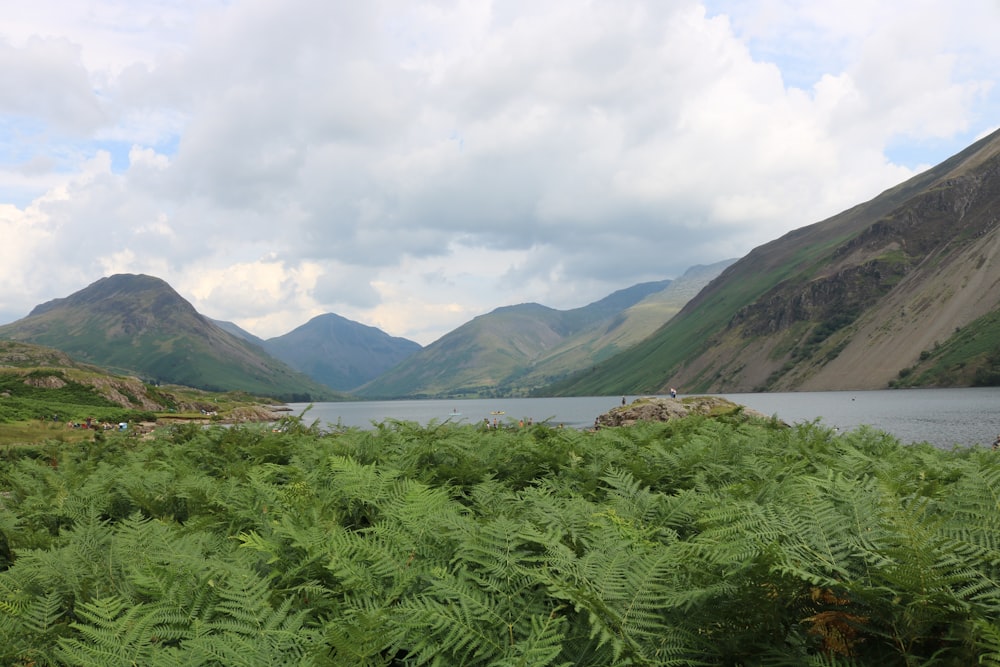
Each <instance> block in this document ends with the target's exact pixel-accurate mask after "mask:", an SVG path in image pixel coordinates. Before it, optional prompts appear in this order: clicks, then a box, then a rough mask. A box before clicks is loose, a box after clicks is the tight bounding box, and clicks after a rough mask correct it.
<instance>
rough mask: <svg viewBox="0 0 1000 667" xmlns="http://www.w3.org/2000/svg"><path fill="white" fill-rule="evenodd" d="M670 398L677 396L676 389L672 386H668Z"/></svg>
mask: <svg viewBox="0 0 1000 667" xmlns="http://www.w3.org/2000/svg"><path fill="white" fill-rule="evenodd" d="M670 398H677V390H676V389H674V388H673V387H671V388H670Z"/></svg>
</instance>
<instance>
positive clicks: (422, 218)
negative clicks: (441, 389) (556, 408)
mask: <svg viewBox="0 0 1000 667" xmlns="http://www.w3.org/2000/svg"><path fill="white" fill-rule="evenodd" d="M0 3H2V4H3V5H6V7H4V9H3V15H4V20H3V22H2V23H0V323H6V322H11V321H14V320H16V319H19V318H21V317H24V316H26V315H27V314H28V312H29V311H30V310H31V309H32V308H33V307H34V306H35V305H37V304H40V303H43V302H45V301H48V300H50V299H54V298H60V297H65V296H68V295H69V294H71V293H73V292H76V291H78V290H80V289H83V288H84V287H86V286H87V285H89V284H91V283H92V282H94V281H96V280H98V279H100V278H101V277H104V276H108V275H113V274H116V273H144V274H148V275H153V276H157V277H159V278H162V279H164V280H166V281H167V282H168V283H169V284H170V285H171V286H172V287H173V288H174V289H175V290H177V292H179V293H180V294H181V296H183V297H184V298H186V299H187V300H188V301H190V302H191V303H192V304H193V305H194V306H195V307H196V308H197V309H198V310H199V311H200V312H201V313H203V314H204V315H207V316H209V317H212V318H214V319H218V320H226V321H231V322H235V323H236V324H238V325H239V326H241V327H243V328H244V329H246V330H247V331H249V332H251V333H253V334H256V335H258V336H261V337H263V338H270V337H273V336H278V335H281V334H284V333H287V332H289V331H291V330H292V329H294V328H296V327H298V326H300V325H302V324H304V323H305V322H307V321H308V320H309V319H311V318H312V317H315V316H317V315H320V314H323V313H328V312H333V313H337V314H339V315H342V316H344V317H347V318H349V319H352V320H355V321H358V322H361V323H363V324H367V325H370V326H375V327H378V328H380V329H382V330H384V331H386V332H387V333H389V334H391V335H394V336H402V337H405V338H409V339H411V340H414V341H416V342H418V343H421V344H423V345H426V344H429V343H431V342H433V341H434V340H436V339H437V338H439V337H440V336H442V335H444V334H445V333H447V332H449V331H451V330H453V329H455V328H457V327H458V326H460V325H462V324H464V323H465V322H468V321H469V320H471V319H472V318H474V317H476V316H477V315H481V314H483V313H487V312H489V311H491V310H493V309H494V308H497V307H499V306H504V305H511V304H517V303H525V302H538V303H542V304H544V305H547V306H550V307H553V308H559V309H567V308H575V307H578V306H582V305H585V304H587V303H590V302H592V301H595V300H597V299H600V298H602V297H604V296H606V295H608V294H610V293H611V292H614V291H615V290H618V289H622V288H625V287H628V286H630V285H634V284H636V283H640V282H645V281H651V280H663V279H667V278H676V277H678V276H680V275H681V274H683V272H684V271H685V270H686V269H687V268H689V267H691V266H694V265H698V264H709V263H713V262H717V261H721V260H723V259H729V258H737V257H742V256H743V255H745V254H746V253H748V252H749V251H750V250H752V249H753V248H754V247H756V246H758V245H761V244H763V243H766V242H767V241H770V240H773V239H775V238H777V237H779V236H781V235H783V234H784V233H786V232H788V231H790V230H792V229H796V228H798V227H802V226H804V225H807V224H811V223H813V222H817V221H819V220H822V219H825V218H826V217H829V216H831V215H834V214H836V213H838V212H840V211H842V210H844V209H846V208H848V207H850V206H853V205H854V204H857V203H860V202H862V201H866V200H868V199H870V198H872V197H874V196H875V195H877V194H878V193H879V192H881V191H883V190H885V189H887V188H889V187H891V186H893V185H895V184H897V183H900V182H902V181H903V180H905V179H907V178H909V177H910V176H912V175H914V174H916V173H919V172H920V171H923V170H924V169H926V168H928V167H931V166H933V165H935V164H937V163H939V162H941V161H942V160H944V159H946V158H947V157H949V156H951V155H953V154H954V153H957V152H958V151H960V150H961V149H963V148H965V147H966V146H968V145H969V144H971V143H973V142H974V141H975V140H976V139H978V138H981V137H983V136H985V135H986V134H988V133H990V132H991V131H993V130H995V129H996V128H997V127H998V125H1000V120H998V119H1000V89H998V85H997V84H998V81H997V79H998V77H1000V67H998V66H997V63H1000V40H998V39H996V35H997V34H998V31H1000V2H998V0H961V1H960V2H958V3H956V2H955V1H954V0H910V1H909V2H906V3H903V2H880V3H879V2H871V0H838V2H833V3H817V2H815V1H814V0H706V1H704V2H697V1H695V0H648V1H647V0H607V1H605V0H544V1H542V2H539V1H538V0H530V1H529V0H524V1H522V0H503V1H501V0H496V1H490V0H429V1H424V0H405V1H404V0H365V2H356V1H355V0H282V1H281V2H278V1H277V0H32V1H31V2H14V1H13V0H0Z"/></svg>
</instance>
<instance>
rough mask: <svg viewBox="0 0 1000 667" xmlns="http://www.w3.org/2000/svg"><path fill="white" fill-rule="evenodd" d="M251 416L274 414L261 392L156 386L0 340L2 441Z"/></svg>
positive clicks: (90, 435) (89, 434) (48, 350)
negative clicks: (114, 426) (98, 427)
mask: <svg viewBox="0 0 1000 667" xmlns="http://www.w3.org/2000/svg"><path fill="white" fill-rule="evenodd" d="M208 414H211V415H212V419H217V420H221V421H245V420H256V419H264V418H267V417H268V416H270V415H271V413H270V410H269V409H268V408H267V406H265V405H263V404H262V401H261V400H260V399H255V398H254V397H252V396H250V395H248V394H245V393H238V392H229V393H224V394H219V393H210V392H205V391H201V390H197V389H192V388H190V387H180V386H152V385H149V384H146V383H144V382H142V381H140V380H139V379H138V378H135V377H124V376H118V375H113V374H110V373H108V372H106V371H104V370H102V369H100V368H98V367H96V366H91V365H89V364H81V363H79V362H76V361H74V360H72V359H71V358H70V357H68V356H67V355H66V354H65V353H62V352H60V351H58V350H53V349H51V348H46V347H41V346H38V345H30V344H25V343H16V342H12V341H0V445H8V444H24V443H31V442H40V441H45V440H53V441H59V442H72V441H76V440H81V439H83V440H91V439H93V437H94V432H93V431H91V430H88V429H83V430H79V429H70V428H69V425H72V424H86V423H87V422H88V420H89V421H90V422H91V423H93V424H95V425H96V424H102V423H107V424H118V423H119V422H130V423H132V424H133V426H134V425H135V424H136V423H137V422H154V421H157V420H160V421H163V420H174V419H182V418H190V419H206V420H207V419H209V417H207V416H206V415H208Z"/></svg>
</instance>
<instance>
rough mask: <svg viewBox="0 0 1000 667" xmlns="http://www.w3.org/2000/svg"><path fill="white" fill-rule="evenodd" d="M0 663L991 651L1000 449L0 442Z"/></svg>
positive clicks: (236, 433) (220, 433)
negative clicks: (6, 445) (3, 447)
mask: <svg viewBox="0 0 1000 667" xmlns="http://www.w3.org/2000/svg"><path fill="white" fill-rule="evenodd" d="M2 454H3V456H4V458H3V459H2V460H0V461H2V462H0V465H2V468H0V469H2V475H0V570H2V571H0V663H2V664H4V665H20V666H28V665H32V666H36V665H94V666H100V667H113V666H117V665H122V666H125V665H129V666H131V665H144V666H146V665H151V666H161V665H162V666H167V665H169V666H174V665H188V666H193V665H225V666H227V667H231V666H239V665H246V666H256V665H345V666H346V665H350V666H356V665H365V666H376V665H496V666H501V665H503V666H513V665H770V666H777V665H827V666H832V665H880V666H881V665H931V664H939V665H977V664H983V665H998V664H1000V627H998V625H997V620H996V619H998V618H1000V505H998V499H1000V463H998V460H1000V458H998V455H997V453H996V452H993V451H990V450H988V449H986V448H981V447H980V448H971V449H961V450H954V451H943V450H940V449H935V448H934V447H931V446H929V445H908V446H901V445H900V444H899V443H898V442H897V441H896V440H895V439H893V438H892V437H890V436H888V435H886V434H883V433H880V432H876V431H873V430H869V429H860V430H858V431H855V432H851V433H847V434H837V433H834V432H832V431H831V430H829V429H827V428H825V427H824V426H822V425H821V424H817V423H813V424H803V425H798V426H795V427H792V428H783V427H781V426H779V425H778V424H775V423H772V422H768V421H761V422H741V421H739V420H736V419H732V420H727V419H725V418H723V419H708V418H703V417H691V418H687V419H684V420H679V421H675V422H671V423H668V424H638V425H636V426H633V427H628V428H620V429H605V430H602V431H599V432H596V433H584V432H578V431H574V430H569V429H555V428H549V427H548V426H545V425H536V426H533V427H530V428H524V429H508V430H504V429H500V430H487V431H482V430H478V429H476V428H475V427H472V426H462V425H453V424H432V425H431V426H428V427H420V426H417V425H415V424H411V423H405V422H386V423H383V424H380V425H378V426H377V427H376V428H373V429H371V430H335V431H334V432H325V431H322V430H321V429H319V428H318V427H317V425H316V424H312V425H309V424H307V422H306V421H305V420H304V419H303V418H291V419H287V420H285V422H284V424H283V428H282V429H281V430H280V431H279V432H274V431H272V430H271V429H269V428H262V427H260V426H238V427H233V428H228V429H227V428H222V427H211V428H201V427H197V426H193V425H185V426H179V427H176V428H175V429H174V430H173V431H171V432H169V433H164V434H162V435H160V436H159V437H158V438H157V439H156V440H153V441H149V442H140V441H137V440H134V439H130V438H128V437H126V436H124V435H123V436H119V435H117V434H116V435H114V436H112V437H108V438H106V439H104V440H103V441H101V442H93V443H87V444H81V445H76V446H61V447H57V446H55V445H54V444H53V445H47V446H41V447H37V448H34V449H31V448H17V449H10V450H7V451H6V452H2Z"/></svg>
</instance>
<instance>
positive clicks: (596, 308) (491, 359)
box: [356, 263, 725, 398]
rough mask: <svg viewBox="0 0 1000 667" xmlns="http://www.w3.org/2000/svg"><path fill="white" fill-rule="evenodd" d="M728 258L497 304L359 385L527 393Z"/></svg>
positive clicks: (657, 319)
mask: <svg viewBox="0 0 1000 667" xmlns="http://www.w3.org/2000/svg"><path fill="white" fill-rule="evenodd" d="M724 265H725V263H722V264H719V265H716V266H714V267H698V268H695V269H692V270H691V271H690V272H689V274H685V277H684V278H682V279H679V280H677V281H670V280H663V281H657V282H649V283H642V284H639V285H633V286H632V287H629V288H626V289H623V290H618V291H617V292H614V293H612V294H610V295H608V296H607V297H605V298H603V299H600V300H599V301H595V302H593V303H591V304H588V305H586V306H583V307H581V308H574V309H571V310H564V311H561V310H556V309H553V308H549V307H547V306H543V305H540V304H537V303H527V304H520V305H515V306H504V307H502V308H497V309H496V310H493V311H492V312H490V313H487V314H485V315H481V316H479V317H477V318H475V319H473V320H472V321H471V322H467V323H466V324H464V325H462V326H461V327H459V328H458V329H455V330H454V331H452V332H450V333H448V334H446V335H445V336H443V337H441V338H440V339H438V340H437V341H435V342H434V343H431V344H430V345H428V346H427V347H425V348H424V349H423V350H421V351H419V352H417V353H416V354H414V355H412V356H411V357H409V358H408V359H406V360H405V361H403V362H402V363H401V364H399V365H398V366H396V367H395V368H393V369H391V370H390V371H389V372H387V373H385V374H384V375H382V376H380V377H378V378H376V379H375V380H374V381H372V382H370V383H368V384H367V385H364V386H362V387H360V388H359V389H358V390H357V391H356V393H357V394H358V395H360V396H364V397H369V398H390V397H391V398H399V397H409V398H426V397H469V396H519V395H527V394H529V393H531V392H532V391H533V390H535V389H537V388H538V387H541V386H543V385H545V384H548V383H550V382H552V381H553V380H555V379H558V378H563V377H566V376H568V375H569V374H571V373H573V372H575V371H578V370H579V369H581V368H585V367H588V366H590V365H591V364H592V363H593V362H594V360H595V359H601V358H606V357H610V356H612V355H613V354H615V353H616V352H618V351H620V350H621V349H624V348H625V347H627V346H628V345H631V344H633V343H634V342H636V341H638V340H641V339H642V338H643V337H645V336H646V335H648V334H649V333H651V332H652V331H653V330H655V328H656V327H658V326H659V325H660V324H662V323H663V322H664V321H665V320H667V319H669V317H670V316H671V315H673V314H674V313H675V312H677V311H678V310H680V308H681V306H682V305H683V304H684V302H685V301H686V300H687V299H689V298H690V297H691V296H692V295H693V294H694V293H696V292H697V289H699V288H700V287H701V286H703V285H704V284H705V283H707V282H708V280H710V278H711V277H713V276H714V275H717V274H718V272H719V271H721V270H722V268H723V266H724ZM675 283H676V285H675Z"/></svg>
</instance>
